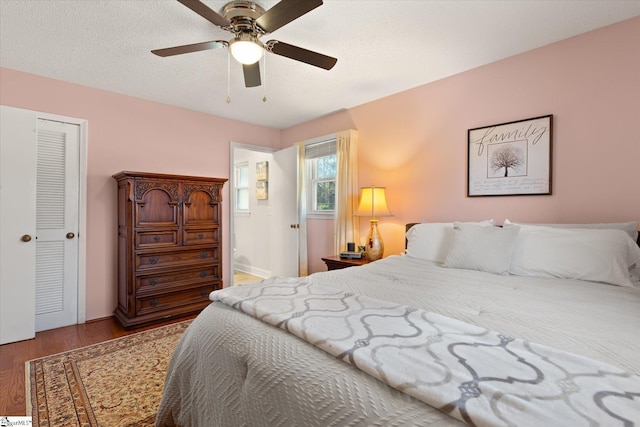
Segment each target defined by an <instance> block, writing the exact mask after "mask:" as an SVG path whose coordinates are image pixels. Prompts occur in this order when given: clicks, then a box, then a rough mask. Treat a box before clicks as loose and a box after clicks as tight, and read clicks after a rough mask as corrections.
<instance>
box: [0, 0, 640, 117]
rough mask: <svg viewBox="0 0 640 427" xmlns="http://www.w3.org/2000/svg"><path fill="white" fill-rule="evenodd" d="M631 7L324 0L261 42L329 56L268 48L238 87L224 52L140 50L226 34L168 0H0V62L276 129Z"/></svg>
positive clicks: (548, 39) (592, 25)
mask: <svg viewBox="0 0 640 427" xmlns="http://www.w3.org/2000/svg"><path fill="white" fill-rule="evenodd" d="M204 3H206V4H207V5H208V6H209V7H211V8H212V9H214V10H216V11H220V10H221V9H222V7H223V6H224V4H225V3H226V2H225V1H218V0H205V1H204ZM258 3H259V4H260V5H262V6H263V7H264V8H265V9H269V8H270V7H272V6H273V5H275V4H276V3H277V1H258ZM639 15H640V1H637V0H631V1H628V0H627V1H616V0H610V1H595V0H594V1H583V0H579V1H569V0H554V1H542V0H540V1H402V0H400V1H397V0H396V1H381V0H375V1H362V0H360V1H345V0H325V3H324V5H323V6H320V7H319V8H317V9H315V10H313V11H311V12H310V13H308V14H307V15H304V16H302V17H301V18H299V19H297V20H295V21H293V22H291V23H289V24H288V25H286V26H285V27H283V28H281V29H279V30H277V31H275V32H274V33H273V34H271V35H267V36H266V37H265V38H264V39H263V40H270V39H272V38H273V39H278V40H281V41H284V42H287V43H291V44H294V45H297V46H300V47H304V48H307V49H310V50H315V51H318V52H321V53H324V54H327V55H330V56H334V57H336V58H338V63H337V65H336V66H335V67H334V68H333V69H332V70H330V71H326V70H322V69H318V68H315V67H312V66H310V65H307V64H304V63H299V62H296V61H293V60H291V59H287V58H284V57H280V56H277V55H274V54H268V55H267V58H266V70H265V72H266V84H264V85H263V86H262V87H258V88H251V89H247V88H245V87H244V82H243V78H242V69H241V67H240V65H239V64H238V63H236V62H235V61H233V60H232V61H231V63H230V71H231V72H230V75H228V73H227V67H228V65H227V52H226V50H210V51H204V52H196V53H190V54H185V55H179V56H174V57H168V58H160V57H157V56H155V55H153V54H151V53H150V51H151V50H152V49H158V48H164V47H171V46H176V45H182V44H190V43H197V42H202V41H208V40H216V39H228V38H230V33H228V32H226V31H223V30H221V29H220V28H218V27H215V26H214V25H213V24H211V23H210V22H208V21H206V20H205V19H204V18H202V17H200V16H199V15H197V14H195V13H194V12H193V11H191V10H189V9H188V8H186V7H185V6H183V5H182V4H180V3H178V2H177V1H175V0H160V1H158V0H149V1H146V0H107V1H100V0H84V1H78V0H72V1H66V0H48V1H44V0H17V1H14V0H0V66H2V67H7V68H11V69H15V70H20V71H25V72H29V73H33V74H38V75H41V76H46V77H50V78H54V79H59V80H64V81H69V82H73V83H78V84H81V85H86V86H90V87H94V88H99V89H104V90H108V91H112V92H116V93H120V94H126V95H131V96H135V97H138V98H143V99H147V100H152V101H157V102H161V103H165V104H170V105H175V106H178V107H183V108H187V109H191V110H196V111H201V112H205V113H210V114H214V115H217V116H221V117H227V118H231V119H236V120H241V121H245V122H249V123H254V124H259V125H264V126H269V127H272V128H277V129H283V128H287V127H290V126H293V125H296V124H299V123H303V122H306V121H308V120H312V119H314V118H317V117H320V116H323V115H326V114H329V113H331V112H334V111H338V110H341V109H345V108H350V107H354V106H357V105H360V104H363V103H366V102H369V101H372V100H374V99H379V98H382V97H384V96H387V95H391V94H393V93H397V92H401V91H403V90H407V89H410V88H413V87H416V86H420V85H422V84H425V83H429V82H431V81H434V80H438V79H441V78H444V77H447V76H450V75H453V74H457V73H460V72H462V71H465V70H469V69H471V68H475V67H478V66H481V65H484V64H488V63H490V62H494V61H497V60H500V59H503V58H506V57H509V56H512V55H515V54H518V53H521V52H525V51H527V50H531V49H534V48H536V47H540V46H543V45H546V44H549V43H552V42H554V41H558V40H562V39H565V38H568V37H571V36H574V35H577V34H580V33H583V32H586V31H590V30H593V29H596V28H599V27H603V26H605V25H609V24H612V23H615V22H618V21H622V20H625V19H628V18H631V17H634V16H639ZM228 81H229V84H228ZM228 91H229V92H230V96H231V103H229V104H228V103H227V102H226V99H227V93H228ZM265 95H266V97H267V102H263V100H262V98H263V96H265Z"/></svg>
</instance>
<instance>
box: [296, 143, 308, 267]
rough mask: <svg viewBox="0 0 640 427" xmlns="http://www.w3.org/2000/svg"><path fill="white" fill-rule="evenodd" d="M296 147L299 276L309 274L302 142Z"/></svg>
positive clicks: (305, 181)
mask: <svg viewBox="0 0 640 427" xmlns="http://www.w3.org/2000/svg"><path fill="white" fill-rule="evenodd" d="M296 146H297V147H298V224H299V228H298V270H299V275H300V276H307V275H308V274H309V266H308V261H307V180H306V176H307V172H306V162H305V154H304V153H305V146H304V142H298V143H296Z"/></svg>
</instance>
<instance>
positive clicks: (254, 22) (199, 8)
mask: <svg viewBox="0 0 640 427" xmlns="http://www.w3.org/2000/svg"><path fill="white" fill-rule="evenodd" d="M178 1H179V2H180V3H182V4H183V5H185V6H186V7H188V8H189V9H191V10H192V11H194V12H195V13H197V14H198V15H200V16H202V17H203V18H204V19H206V20H207V21H209V22H211V23H213V24H214V25H216V26H218V27H220V28H222V29H223V30H226V31H229V32H230V33H232V34H233V38H232V39H231V40H229V41H226V40H213V41H208V42H202V43H194V44H188V45H183V46H175V47H168V48H165V49H156V50H152V51H151V52H152V53H154V54H156V55H158V56H162V57H166V56H173V55H181V54H183V53H190V52H198V51H201V50H208V49H219V48H223V47H226V48H228V49H229V51H230V52H231V55H232V56H233V57H234V58H235V59H236V60H238V62H240V63H242V69H243V72H244V82H245V86H246V87H256V86H260V84H261V80H260V65H259V62H258V61H259V60H260V58H261V57H262V55H263V53H264V51H267V52H271V53H275V54H276V55H280V56H285V57H287V58H290V59H293V60H296V61H301V62H305V63H307V64H310V65H313V66H315V67H319V68H324V69H325V70H330V69H331V68H333V66H334V65H335V64H336V62H337V61H338V60H337V59H336V58H333V57H331V56H327V55H323V54H321V53H318V52H313V51H310V50H307V49H303V48H301V47H298V46H294V45H291V44H288V43H284V42H281V41H279V40H269V41H268V42H266V43H262V42H261V41H260V37H262V36H264V35H266V34H269V33H272V32H274V31H275V30H277V29H278V28H280V27H282V26H284V25H286V24H288V23H289V22H291V21H293V20H295V19H297V18H299V17H301V16H302V15H304V14H305V13H307V12H310V11H312V10H313V9H315V8H317V7H318V6H321V5H322V0H281V1H280V2H279V3H277V4H276V5H275V6H273V7H272V8H270V9H269V10H267V11H265V10H264V9H263V8H262V7H261V6H260V5H258V4H256V3H255V2H252V1H247V0H234V1H231V2H230V3H227V4H226V5H225V6H224V8H223V9H222V15H221V14H219V13H217V12H215V11H213V10H212V9H210V8H209V7H208V6H207V5H205V4H204V3H202V2H201V1H199V0H178Z"/></svg>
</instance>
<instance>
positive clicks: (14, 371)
mask: <svg viewBox="0 0 640 427" xmlns="http://www.w3.org/2000/svg"><path fill="white" fill-rule="evenodd" d="M193 317H194V316H191V317H183V318H180V319H173V320H170V321H167V322H164V323H159V324H155V325H152V326H147V327H142V328H138V329H133V330H130V331H127V330H125V329H124V328H122V327H121V326H120V325H119V324H118V322H117V321H116V320H115V319H114V318H113V317H109V318H106V319H101V320H94V321H89V322H87V323H85V324H82V325H73V326H67V327H64V328H59V329H52V330H49V331H43V332H38V333H37V334H36V337H35V338H34V339H31V340H25V341H19V342H16V343H11V344H4V345H0V416H3V415H14V416H16V415H18V416H24V415H26V404H25V374H24V365H25V362H27V361H29V360H32V359H37V358H39V357H43V356H47V355H50V354H56V353H62V352H64V351H68V350H73V349H75V348H80V347H85V346H88V345H91V344H95V343H98V342H102V341H107V340H110V339H113V338H118V337H121V336H125V335H129V334H133V333H136V332H140V331H143V330H146V329H151V328H156V327H158V326H162V325H167V324H169V323H173V322H178V321H182V320H186V319H189V318H193Z"/></svg>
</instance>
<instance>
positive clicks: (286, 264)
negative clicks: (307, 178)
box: [269, 146, 300, 277]
mask: <svg viewBox="0 0 640 427" xmlns="http://www.w3.org/2000/svg"><path fill="white" fill-rule="evenodd" d="M298 149H299V148H298V146H294V147H290V148H286V149H284V150H280V151H277V152H275V153H273V166H271V165H269V205H270V206H271V242H270V249H271V274H272V275H273V276H283V277H298V276H299V272H300V269H299V259H298V257H299V248H298V230H299V228H298V227H299V220H298V200H297V197H298Z"/></svg>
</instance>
